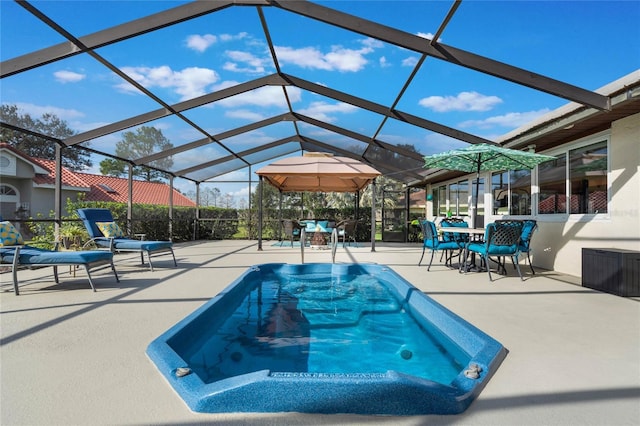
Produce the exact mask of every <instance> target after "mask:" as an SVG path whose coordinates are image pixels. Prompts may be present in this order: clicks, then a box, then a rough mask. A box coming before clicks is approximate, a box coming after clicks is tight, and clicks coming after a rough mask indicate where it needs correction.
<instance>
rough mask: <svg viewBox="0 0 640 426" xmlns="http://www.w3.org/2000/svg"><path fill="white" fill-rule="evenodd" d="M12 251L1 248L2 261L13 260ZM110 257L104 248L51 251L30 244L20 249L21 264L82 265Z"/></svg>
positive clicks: (110, 254) (109, 253) (13, 251)
mask: <svg viewBox="0 0 640 426" xmlns="http://www.w3.org/2000/svg"><path fill="white" fill-rule="evenodd" d="M13 253H15V250H11V251H10V250H3V253H2V261H3V262H13ZM112 258H113V253H111V252H109V251H104V250H90V251H53V250H45V249H41V248H37V247H31V246H24V247H22V248H21V250H20V263H21V264H23V265H67V264H71V265H82V264H87V263H93V262H98V261H103V260H104V261H110V260H111V259H112Z"/></svg>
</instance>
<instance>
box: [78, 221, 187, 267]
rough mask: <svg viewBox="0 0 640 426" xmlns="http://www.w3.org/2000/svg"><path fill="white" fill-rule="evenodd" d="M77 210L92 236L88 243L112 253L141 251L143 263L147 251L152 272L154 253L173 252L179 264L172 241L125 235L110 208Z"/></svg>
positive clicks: (175, 263) (174, 259) (174, 262)
mask: <svg viewBox="0 0 640 426" xmlns="http://www.w3.org/2000/svg"><path fill="white" fill-rule="evenodd" d="M77 211H78V216H79V217H80V219H82V223H84V226H85V228H87V232H88V233H89V237H91V240H90V241H89V242H88V243H87V244H95V245H96V246H97V247H98V248H102V249H108V250H109V251H111V252H112V253H120V252H139V253H140V259H141V261H142V264H143V265H144V254H145V253H146V254H147V258H148V260H149V268H150V269H151V271H152V272H153V263H151V256H152V255H154V256H155V255H159V254H163V253H171V256H172V257H173V264H174V266H178V264H177V262H176V256H175V254H174V253H173V243H172V242H171V241H146V240H137V239H133V238H128V237H126V236H124V233H123V232H122V230H121V229H120V228H119V227H118V225H117V224H116V223H115V221H114V220H113V216H112V215H111V211H110V210H109V209H78V210H77ZM85 246H86V244H85Z"/></svg>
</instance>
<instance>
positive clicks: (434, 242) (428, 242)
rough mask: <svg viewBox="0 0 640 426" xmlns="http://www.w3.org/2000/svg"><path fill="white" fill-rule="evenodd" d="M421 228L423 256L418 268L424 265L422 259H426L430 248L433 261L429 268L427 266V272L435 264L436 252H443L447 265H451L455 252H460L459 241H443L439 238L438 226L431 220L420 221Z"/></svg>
mask: <svg viewBox="0 0 640 426" xmlns="http://www.w3.org/2000/svg"><path fill="white" fill-rule="evenodd" d="M420 227H421V228H422V239H423V243H422V256H421V257H420V261H419V262H418V266H420V264H421V263H422V259H423V258H424V252H425V250H426V249H427V248H428V249H430V250H431V260H429V266H427V271H429V270H430V269H431V263H433V256H434V254H435V252H436V251H442V252H443V253H444V255H445V256H446V258H445V265H449V264H451V259H452V257H453V251H455V250H457V251H458V252H459V251H460V245H459V244H458V242H457V241H445V240H441V239H440V238H439V237H438V230H437V229H436V224H435V223H433V222H431V221H429V220H422V221H420Z"/></svg>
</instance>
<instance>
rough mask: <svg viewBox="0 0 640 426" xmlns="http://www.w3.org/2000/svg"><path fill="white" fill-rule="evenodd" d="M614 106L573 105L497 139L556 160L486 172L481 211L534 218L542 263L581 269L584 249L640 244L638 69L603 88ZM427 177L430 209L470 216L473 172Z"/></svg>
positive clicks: (488, 216) (489, 216) (537, 258)
mask: <svg viewBox="0 0 640 426" xmlns="http://www.w3.org/2000/svg"><path fill="white" fill-rule="evenodd" d="M597 92H598V93H600V94H603V95H606V96H609V97H610V99H611V111H597V110H595V109H593V108H587V107H583V106H581V105H578V104H576V103H570V104H567V105H565V106H563V107H561V108H559V109H557V110H555V111H551V112H550V113H548V114H546V115H544V116H542V117H540V118H539V119H537V120H535V121H534V122H531V123H529V124H527V125H525V126H523V127H521V128H519V129H517V130H514V131H513V132H511V133H509V134H507V135H504V136H503V137H502V138H500V139H499V140H498V142H500V143H501V144H503V145H504V146H506V147H508V148H513V149H535V151H536V152H538V153H541V154H547V155H552V156H554V157H556V158H557V160H555V161H551V162H548V163H544V164H543V165H541V166H539V167H538V168H537V169H536V170H533V171H531V172H529V171H506V172H505V171H496V172H486V173H482V174H481V177H480V179H481V180H480V183H481V190H480V194H481V197H480V200H479V203H478V204H479V209H478V215H479V217H480V218H482V220H484V223H490V222H493V221H494V220H496V219H501V218H504V217H512V218H516V219H518V218H534V219H536V220H537V221H538V225H539V230H538V232H536V234H534V237H533V240H532V260H533V263H534V264H535V265H537V266H540V267H542V268H545V269H549V270H555V271H558V272H563V273H567V274H570V275H575V276H581V275H582V270H581V266H582V263H581V259H582V249H583V248H616V249H628V250H640V209H639V206H640V70H638V71H635V72H633V73H631V74H629V75H627V76H625V77H623V78H621V79H619V80H617V81H614V82H612V83H610V84H608V85H607V86H605V87H603V88H601V89H600V90H598V91H597ZM438 173H439V176H438V175H436V176H434V177H432V178H430V179H428V180H427V181H424V182H422V185H424V184H425V183H426V184H428V186H427V188H428V191H429V194H430V195H431V197H430V198H431V199H430V200H429V201H427V210H426V212H427V216H428V217H429V218H430V219H433V218H435V217H437V216H443V215H444V214H445V213H446V211H447V210H451V211H453V213H454V214H457V215H462V216H470V215H471V214H472V212H471V211H470V206H472V204H471V196H470V195H471V194H470V188H472V184H473V182H474V179H475V174H473V175H463V174H461V173H451V172H447V171H442V172H441V173H440V172H438Z"/></svg>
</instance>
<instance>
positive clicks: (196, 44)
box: [187, 34, 218, 53]
mask: <svg viewBox="0 0 640 426" xmlns="http://www.w3.org/2000/svg"><path fill="white" fill-rule="evenodd" d="M217 41H218V37H216V36H215V35H213V34H204V35H199V34H193V35H190V36H189V37H187V47H188V48H189V49H193V50H196V51H198V52H200V53H202V52H204V51H205V50H207V49H208V48H209V46H211V45H212V44H214V43H216V42H217Z"/></svg>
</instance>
